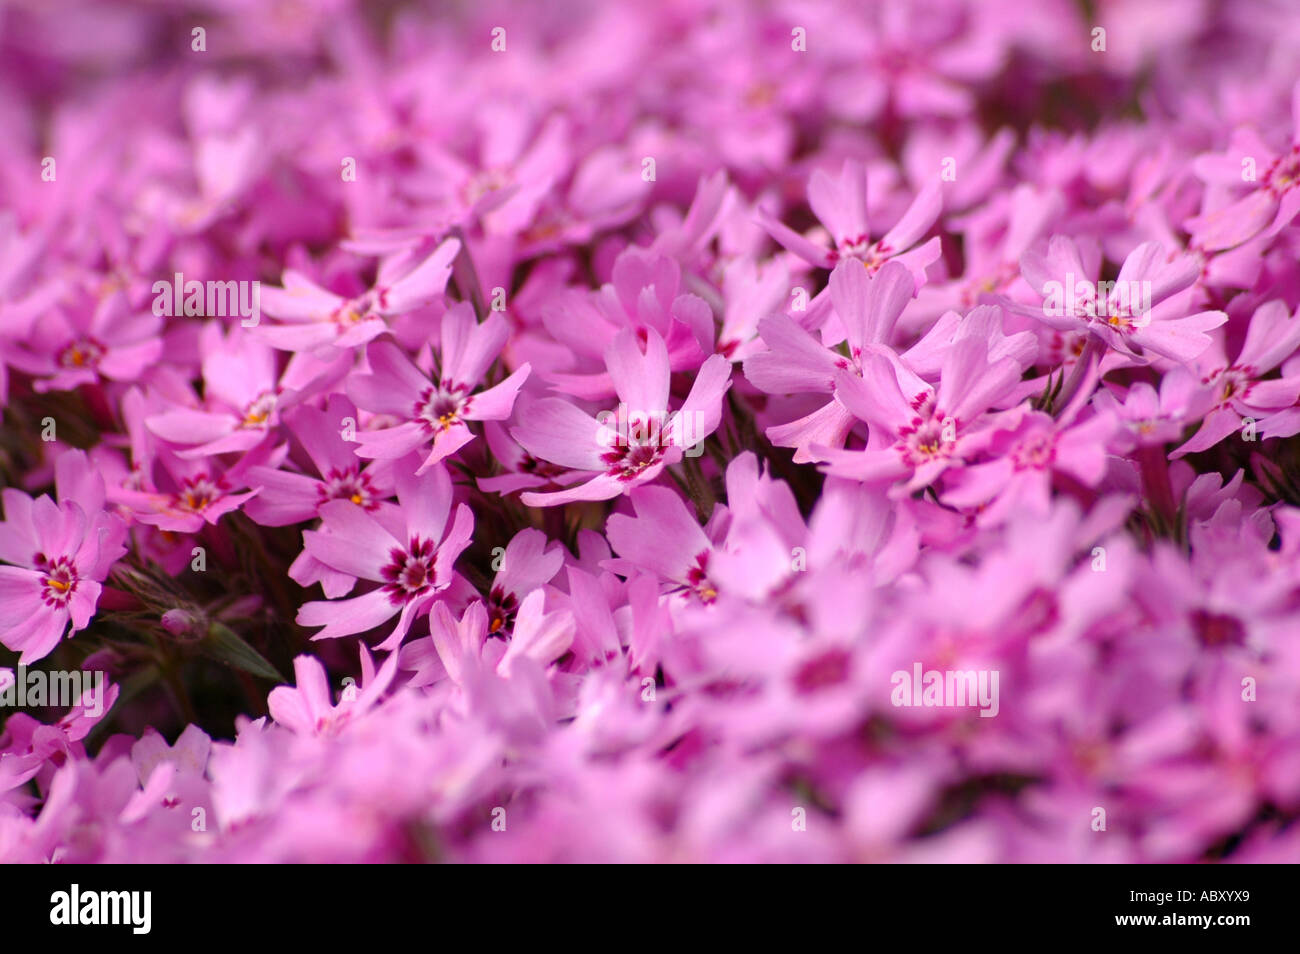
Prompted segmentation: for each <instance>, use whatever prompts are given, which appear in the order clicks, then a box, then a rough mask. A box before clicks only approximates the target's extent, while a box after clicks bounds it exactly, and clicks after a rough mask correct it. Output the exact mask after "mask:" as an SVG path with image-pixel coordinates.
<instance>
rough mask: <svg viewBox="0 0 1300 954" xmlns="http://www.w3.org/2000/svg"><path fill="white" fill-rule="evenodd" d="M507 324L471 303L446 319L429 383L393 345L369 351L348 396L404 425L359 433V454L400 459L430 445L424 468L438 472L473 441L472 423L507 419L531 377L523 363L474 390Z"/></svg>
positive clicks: (382, 343)
mask: <svg viewBox="0 0 1300 954" xmlns="http://www.w3.org/2000/svg"><path fill="white" fill-rule="evenodd" d="M508 333H509V332H508V329H507V327H506V323H505V319H503V318H502V317H501V316H500V315H498V314H496V313H493V314H491V315H489V316H488V318H487V320H486V321H484V322H483V323H482V324H479V323H477V322H476V321H475V320H474V310H473V308H471V307H470V306H469V305H467V304H464V303H462V304H458V305H455V306H453V307H452V308H451V309H449V310H448V311H447V313H446V314H445V315H443V316H442V325H441V336H442V348H441V350H440V352H439V355H438V357H439V366H440V367H439V371H438V375H437V380H433V381H431V380H430V379H429V378H427V377H426V376H425V375H424V373H423V372H421V371H420V370H419V369H418V368H417V367H416V366H415V365H414V364H412V363H411V361H410V359H409V358H407V357H406V355H405V354H403V353H402V350H401V349H400V348H398V347H397V345H395V344H394V343H392V342H391V341H378V342H375V343H374V344H372V345H370V346H369V347H368V348H367V349H366V358H367V361H368V362H369V364H370V370H371V373H370V374H361V375H355V376H353V377H352V379H351V380H350V381H349V382H348V394H349V395H350V396H351V398H352V399H353V400H354V401H356V402H357V406H358V407H361V408H364V409H366V410H368V411H374V412H376V413H380V414H387V415H391V416H393V417H395V418H397V419H398V420H399V421H401V422H402V423H400V424H397V425H396V426H394V427H386V428H381V429H379V430H372V431H359V432H358V433H357V442H358V447H357V449H356V452H357V455H358V456H360V457H366V458H379V459H382V460H394V459H396V458H398V457H403V456H405V455H406V454H408V453H410V452H411V451H413V450H415V449H416V448H418V447H422V446H423V445H425V444H427V443H429V442H430V441H432V444H433V446H432V447H431V448H430V450H429V452H428V454H427V455H426V456H425V458H424V462H423V463H422V464H421V465H420V471H419V472H421V473H422V472H423V471H425V470H426V469H428V468H430V467H433V466H434V465H435V464H437V463H438V462H439V461H441V460H443V459H444V458H446V457H448V456H450V455H451V454H454V453H455V452H456V451H458V450H460V449H461V448H462V447H464V446H465V445H466V444H468V443H469V442H470V441H472V440H473V439H474V434H473V432H471V431H470V429H469V426H468V425H467V423H466V422H467V421H503V420H505V419H506V418H508V417H509V416H510V412H511V410H512V409H513V408H514V405H515V395H516V394H517V393H518V392H519V389H520V388H521V387H522V386H523V384H524V381H526V380H527V379H528V374H529V371H530V370H531V369H530V367H529V365H527V364H524V365H523V366H522V367H520V368H519V369H517V370H516V371H515V372H514V373H513V374H511V375H510V376H509V377H508V378H506V379H505V380H504V381H502V382H501V383H500V384H497V385H495V386H493V387H490V388H487V389H485V390H481V391H480V390H476V388H477V387H478V386H479V384H480V382H482V380H483V376H484V375H485V374H486V373H487V370H488V368H489V367H491V365H492V362H493V361H494V360H495V359H496V357H497V355H498V353H500V351H501V346H502V345H503V344H504V343H505V340H506V338H507V336H508Z"/></svg>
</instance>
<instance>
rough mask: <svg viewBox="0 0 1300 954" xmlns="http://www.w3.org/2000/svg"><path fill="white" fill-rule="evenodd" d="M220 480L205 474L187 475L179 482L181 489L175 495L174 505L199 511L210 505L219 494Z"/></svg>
mask: <svg viewBox="0 0 1300 954" xmlns="http://www.w3.org/2000/svg"><path fill="white" fill-rule="evenodd" d="M221 492H222V488H221V482H220V481H218V480H213V479H212V478H211V477H209V476H208V475H207V474H199V475H198V476H197V477H187V478H185V480H184V481H182V482H181V489H180V491H179V492H178V493H176V494H175V495H174V496H175V503H176V506H177V507H179V508H180V509H181V510H190V511H193V512H194V513H200V512H202V511H203V510H204V509H205V508H207V507H210V506H211V505H212V504H213V503H214V502H215V501H216V500H217V498H218V497H220V496H221Z"/></svg>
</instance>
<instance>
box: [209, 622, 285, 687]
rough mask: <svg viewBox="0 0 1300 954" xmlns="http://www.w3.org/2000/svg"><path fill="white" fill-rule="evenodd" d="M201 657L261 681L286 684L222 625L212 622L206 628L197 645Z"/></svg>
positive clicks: (283, 678)
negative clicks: (208, 658) (248, 674)
mask: <svg viewBox="0 0 1300 954" xmlns="http://www.w3.org/2000/svg"><path fill="white" fill-rule="evenodd" d="M199 649H200V651H201V652H202V653H203V655H205V656H208V657H210V658H212V659H215V660H217V661H218V662H223V663H225V664H226V665H228V666H234V667H235V668H236V669H242V670H243V671H244V672H248V673H252V674H253V675H254V676H258V677H260V678H262V679H274V680H275V681H277V682H287V681H288V680H287V679H285V677H284V676H282V675H280V673H279V672H277V671H276V668H275V667H274V666H272V665H271V664H270V663H269V662H267V661H266V659H265V658H264V657H263V656H262V654H261V653H259V652H258V651H257V650H256V649H254V648H253V647H252V646H250V645H248V643H246V642H244V640H243V638H242V637H240V636H239V635H238V634H237V633H235V631H234V630H232V629H231V628H230V627H229V626H226V625H224V624H222V623H216V622H214V623H213V624H212V625H211V626H209V627H208V635H207V636H205V637H204V638H203V640H202V641H201V642H200V643H199Z"/></svg>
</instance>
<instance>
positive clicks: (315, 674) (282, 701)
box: [266, 645, 397, 736]
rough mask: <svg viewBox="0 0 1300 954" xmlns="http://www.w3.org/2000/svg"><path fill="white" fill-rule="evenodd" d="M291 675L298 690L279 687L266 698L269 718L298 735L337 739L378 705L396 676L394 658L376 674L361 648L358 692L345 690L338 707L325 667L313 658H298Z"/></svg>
mask: <svg viewBox="0 0 1300 954" xmlns="http://www.w3.org/2000/svg"><path fill="white" fill-rule="evenodd" d="M293 672H294V675H295V676H296V677H297V680H298V686H297V688H295V689H290V688H289V687H288V686H278V687H277V688H275V689H272V690H271V694H270V695H269V696H267V697H266V704H267V708H268V709H270V711H271V718H272V719H274V720H275V721H276V722H278V723H280V725H282V726H284V727H285V728H287V729H289V730H290V731H292V732H296V733H298V734H299V735H316V736H321V735H324V736H330V735H336V734H337V733H339V732H341V731H343V730H344V729H345V728H346V727H347V726H348V725H349V724H351V723H353V722H355V721H356V720H358V719H360V718H362V717H363V716H364V715H365V714H366V713H367V712H368V711H369V710H370V709H372V708H374V706H375V704H376V703H378V702H379V698H380V696H382V695H383V694H384V691H385V690H386V689H387V688H388V686H389V684H390V683H392V681H393V677H394V676H395V675H396V674H397V654H396V653H392V654H390V655H389V657H388V659H386V660H385V661H384V665H383V666H381V667H380V669H379V671H378V672H375V664H374V661H373V660H372V659H371V658H370V652H369V651H368V650H367V649H366V647H365V646H364V645H362V647H361V688H360V689H352V691H351V692H349V691H348V690H346V689H345V690H344V692H343V694H342V698H340V699H339V701H338V702H337V703H335V702H333V701H331V698H330V688H329V682H328V681H327V680H326V678H325V667H324V666H322V665H321V663H320V660H319V659H317V658H316V657H315V656H299V657H297V658H296V659H295V660H294V661H293Z"/></svg>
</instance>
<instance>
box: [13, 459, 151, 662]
mask: <svg viewBox="0 0 1300 954" xmlns="http://www.w3.org/2000/svg"><path fill="white" fill-rule="evenodd" d="M56 483H57V487H56V496H57V503H56V502H55V501H54V500H52V499H50V497H49V496H44V495H43V496H41V497H38V498H36V500H32V499H31V498H30V497H28V496H27V495H26V494H24V493H22V492H21V491H18V490H14V489H13V488H6V489H5V490H4V491H3V492H0V499H2V500H3V502H4V521H3V522H2V523H0V561H3V562H4V563H5V564H8V565H6V566H0V642H3V643H4V645H5V646H7V647H9V648H10V649H12V650H15V651H17V652H20V653H21V654H22V655H21V657H20V659H19V662H20V663H22V664H23V665H27V664H28V663H32V662H35V661H36V660H38V659H43V658H44V657H45V656H48V655H49V654H50V652H51V651H53V649H54V647H55V646H57V645H58V644H59V641H60V640H61V639H62V638H63V636H64V634H65V633H67V632H68V630H69V624H71V631H72V632H73V633H75V632H77V631H78V630H81V629H85V628H86V626H87V624H89V622H90V618H91V616H93V615H94V612H95V606H96V604H97V603H98V602H99V595H100V591H101V586H100V584H101V583H102V581H103V580H104V578H105V577H107V576H108V571H109V570H110V569H111V568H112V566H113V564H114V563H115V562H117V560H118V558H119V557H121V556H122V554H123V553H125V552H126V546H125V538H126V526H125V524H123V523H122V521H121V520H120V519H119V518H118V517H116V516H115V515H112V514H108V513H105V512H104V510H103V506H104V485H103V481H102V480H98V479H97V478H96V477H95V475H94V474H93V472H91V471H90V470H89V462H88V460H87V458H86V455H85V454H84V453H83V452H81V451H68V452H66V453H65V454H64V455H63V456H62V457H60V458H59V462H58V465H57V481H56ZM78 499H79V500H80V502H78ZM84 508H89V510H87V509H84Z"/></svg>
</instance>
